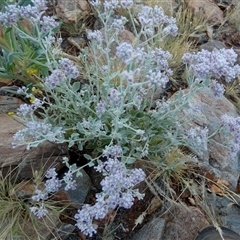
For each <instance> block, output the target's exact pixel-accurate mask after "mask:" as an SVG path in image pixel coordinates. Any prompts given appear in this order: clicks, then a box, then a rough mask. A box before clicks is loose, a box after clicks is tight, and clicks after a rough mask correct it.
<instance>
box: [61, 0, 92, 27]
mask: <svg viewBox="0 0 240 240" xmlns="http://www.w3.org/2000/svg"><path fill="white" fill-rule="evenodd" d="M90 11H91V7H90V5H89V3H88V1H87V0H69V1H67V0H58V1H57V6H56V13H57V16H58V17H59V18H61V19H62V20H63V21H64V22H72V23H76V22H78V21H79V20H80V19H83V18H84V17H87V16H89V14H90Z"/></svg>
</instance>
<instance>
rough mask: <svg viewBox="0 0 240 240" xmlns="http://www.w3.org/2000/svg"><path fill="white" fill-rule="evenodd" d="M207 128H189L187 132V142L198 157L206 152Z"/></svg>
mask: <svg viewBox="0 0 240 240" xmlns="http://www.w3.org/2000/svg"><path fill="white" fill-rule="evenodd" d="M208 131H209V130H208V128H206V127H205V128H200V127H195V128H190V129H189V130H188V131H187V138H188V139H187V140H188V142H189V143H190V146H191V147H192V148H193V150H194V151H195V152H196V153H197V154H198V155H199V156H200V157H203V156H204V153H205V152H206V151H207V150H208V146H207V142H208Z"/></svg>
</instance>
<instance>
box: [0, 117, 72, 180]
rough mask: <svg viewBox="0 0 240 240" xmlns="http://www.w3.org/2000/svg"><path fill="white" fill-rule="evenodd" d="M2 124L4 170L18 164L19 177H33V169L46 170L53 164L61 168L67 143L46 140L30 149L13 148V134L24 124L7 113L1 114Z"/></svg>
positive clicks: (1, 161)
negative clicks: (54, 142)
mask: <svg viewBox="0 0 240 240" xmlns="http://www.w3.org/2000/svg"><path fill="white" fill-rule="evenodd" d="M0 124H1V129H0V139H1V142H0V167H1V168H2V170H3V172H5V173H6V172H8V170H9V167H10V166H11V169H13V168H15V167H17V166H18V170H19V171H20V172H19V178H23V179H26V178H31V177H32V171H33V170H34V171H36V170H37V171H39V170H40V169H43V171H46V170H47V169H48V168H49V167H51V166H55V167H56V168H57V170H59V169H60V168H61V167H62V157H63V156H66V155H67V153H68V148H67V145H65V144H59V145H57V144H53V143H50V142H45V143H43V144H40V145H39V146H38V147H36V148H32V149H30V150H28V151H27V150H26V147H25V146H21V147H17V148H13V147H12V141H13V135H14V134H15V133H16V132H17V131H18V130H20V129H22V128H23V125H22V124H21V123H20V122H18V121H16V120H15V119H14V117H10V116H8V115H6V114H0Z"/></svg>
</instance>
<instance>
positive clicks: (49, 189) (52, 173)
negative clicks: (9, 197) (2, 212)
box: [30, 168, 76, 218]
mask: <svg viewBox="0 0 240 240" xmlns="http://www.w3.org/2000/svg"><path fill="white" fill-rule="evenodd" d="M45 177H46V178H47V180H46V182H45V184H44V185H45V188H44V190H39V189H37V190H36V191H35V195H33V196H32V200H33V201H36V202H42V205H41V206H40V207H36V206H34V207H30V211H31V212H32V213H33V214H34V215H35V216H36V217H37V218H42V217H44V216H46V215H47V214H48V210H47V209H46V208H45V207H44V202H43V201H44V200H46V199H47V198H48V195H49V194H51V193H55V192H57V191H58V190H59V189H60V187H61V186H62V182H65V183H66V186H65V188H64V189H65V190H66V191H67V190H69V189H72V190H74V189H76V180H74V179H73V171H72V170H71V169H69V171H68V172H66V173H65V175H64V177H63V179H62V180H60V179H58V177H57V172H56V169H55V168H50V169H48V171H47V172H46V174H45Z"/></svg>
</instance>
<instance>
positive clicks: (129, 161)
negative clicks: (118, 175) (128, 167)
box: [126, 157, 136, 164]
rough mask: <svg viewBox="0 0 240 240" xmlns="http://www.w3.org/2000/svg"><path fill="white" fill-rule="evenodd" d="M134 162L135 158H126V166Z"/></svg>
mask: <svg viewBox="0 0 240 240" xmlns="http://www.w3.org/2000/svg"><path fill="white" fill-rule="evenodd" d="M135 161H136V158H131V157H129V158H127V161H126V163H127V164H132V163H134V162H135Z"/></svg>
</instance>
